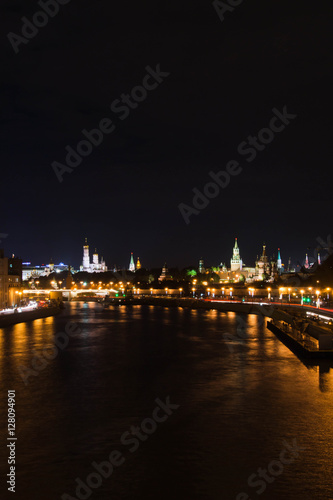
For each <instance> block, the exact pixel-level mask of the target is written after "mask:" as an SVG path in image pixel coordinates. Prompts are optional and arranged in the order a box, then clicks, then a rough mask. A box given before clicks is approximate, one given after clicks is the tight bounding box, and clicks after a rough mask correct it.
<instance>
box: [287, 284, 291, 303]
mask: <svg viewBox="0 0 333 500" xmlns="http://www.w3.org/2000/svg"><path fill="white" fill-rule="evenodd" d="M290 292H291V288H288V293H289V304H290Z"/></svg>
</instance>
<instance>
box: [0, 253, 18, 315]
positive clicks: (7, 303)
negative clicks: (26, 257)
mask: <svg viewBox="0 0 333 500" xmlns="http://www.w3.org/2000/svg"><path fill="white" fill-rule="evenodd" d="M14 259H15V258H14V257H12V258H11V259H8V257H5V256H4V251H3V250H2V249H0V309H6V308H7V307H12V306H14V305H16V304H19V302H20V300H21V299H22V298H23V296H22V295H21V294H22V289H21V285H22V275H21V274H13V271H14V269H15V271H17V272H18V273H19V272H20V270H19V267H20V262H19V261H20V260H21V259H16V260H15V261H14ZM9 261H11V264H12V267H9ZM21 262H22V261H21ZM13 266H15V267H13Z"/></svg>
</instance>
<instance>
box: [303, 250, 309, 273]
mask: <svg viewBox="0 0 333 500" xmlns="http://www.w3.org/2000/svg"><path fill="white" fill-rule="evenodd" d="M304 267H305V269H309V257H308V254H307V253H306V254H305V264H304Z"/></svg>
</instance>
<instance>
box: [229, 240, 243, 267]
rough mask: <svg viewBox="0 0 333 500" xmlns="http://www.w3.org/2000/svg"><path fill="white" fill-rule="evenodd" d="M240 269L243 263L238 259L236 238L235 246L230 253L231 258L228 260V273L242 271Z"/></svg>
mask: <svg viewBox="0 0 333 500" xmlns="http://www.w3.org/2000/svg"><path fill="white" fill-rule="evenodd" d="M242 267H243V262H242V259H241V258H240V254H239V248H238V243H237V238H235V245H234V248H233V251H232V257H231V259H230V271H240V270H242Z"/></svg>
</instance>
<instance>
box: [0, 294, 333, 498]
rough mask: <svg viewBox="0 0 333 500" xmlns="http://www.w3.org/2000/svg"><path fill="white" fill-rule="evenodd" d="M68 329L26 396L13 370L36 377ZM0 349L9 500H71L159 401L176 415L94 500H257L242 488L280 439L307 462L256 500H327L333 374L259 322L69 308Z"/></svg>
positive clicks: (16, 330) (13, 334) (177, 311)
mask: <svg viewBox="0 0 333 500" xmlns="http://www.w3.org/2000/svg"><path fill="white" fill-rule="evenodd" d="M68 321H73V322H75V323H77V324H78V325H79V327H80V331H77V332H76V333H74V334H73V335H72V336H71V337H70V339H69V342H68V346H67V347H66V348H65V349H64V350H61V351H59V354H58V356H56V357H55V359H53V360H50V361H48V363H47V365H46V366H45V368H43V370H41V371H40V372H39V373H38V375H37V376H36V377H31V378H30V379H29V384H28V385H27V386H25V385H24V383H23V381H22V378H21V377H20V373H19V370H18V367H19V366H22V365H25V366H26V367H31V362H32V359H33V356H34V354H35V353H36V352H37V353H39V354H40V353H42V352H43V349H44V348H45V347H46V346H52V345H53V344H54V338H55V335H56V333H58V332H63V331H64V329H65V326H66V324H67V323H68ZM240 325H243V326H244V331H245V336H244V337H240V335H239V330H237V328H238V327H239V326H240ZM226 332H228V333H229V334H230V335H232V336H234V340H236V341H233V340H226V339H225V338H224V334H225V333H226ZM237 340H238V342H237ZM239 340H241V342H239ZM0 348H1V351H0V387H1V394H2V400H1V407H2V408H5V406H6V400H5V396H6V392H7V390H8V389H13V388H14V389H16V392H17V406H16V411H17V415H18V438H19V448H18V455H19V460H20V462H19V471H18V476H17V480H18V485H20V490H19V492H18V493H17V494H16V498H18V499H21V498H22V499H23V498H24V499H27V500H29V499H32V500H38V499H39V498H40V499H42V500H44V499H45V500H53V499H59V498H61V494H62V493H64V492H65V491H66V492H68V493H70V494H72V495H73V496H75V495H74V492H75V489H74V485H75V478H76V477H78V476H79V477H81V478H85V477H86V475H87V474H89V473H90V472H91V465H90V464H91V462H92V461H95V460H96V461H101V460H105V459H106V458H107V456H108V454H109V453H110V451H112V449H114V448H117V449H121V446H122V445H121V444H120V442H119V439H120V436H121V435H122V434H123V432H125V431H127V430H128V429H129V427H130V426H131V425H139V424H140V422H141V420H142V419H144V418H146V417H150V416H151V412H152V410H153V408H154V406H155V403H154V400H155V398H156V397H159V398H161V399H164V398H165V397H166V396H168V395H169V396H170V399H171V401H172V402H175V403H177V404H180V408H179V409H178V410H177V412H176V413H175V414H174V415H173V416H172V417H170V419H169V420H168V421H167V422H166V423H165V424H161V426H160V427H159V428H158V429H157V431H156V433H155V434H154V435H152V436H151V437H149V439H148V440H147V441H146V442H145V443H142V445H141V446H140V448H139V450H138V451H137V452H136V453H135V454H133V455H131V454H129V453H128V450H124V455H126V452H127V455H126V457H127V460H126V462H125V464H124V465H123V466H122V467H121V468H119V469H118V470H117V471H116V472H115V474H114V475H113V476H112V478H110V479H109V480H107V481H105V483H103V485H102V487H101V488H100V489H99V490H98V491H96V493H95V494H94V496H93V497H91V498H98V499H102V500H104V499H105V500H106V499H109V498H122V499H125V500H127V499H131V500H132V499H133V498H135V499H136V498H139V499H141V498H145V499H153V498H154V499H155V498H156V496H158V497H159V498H162V499H167V498H168V499H169V498H186V499H187V498H191V499H192V498H200V499H201V498H202V499H213V500H215V499H224V498H226V499H228V498H236V496H237V494H238V493H240V492H241V491H244V492H247V493H248V494H249V496H250V498H251V499H253V498H257V496H258V495H257V494H256V492H255V489H254V488H250V487H249V486H248V485H247V478H248V477H249V475H250V474H252V473H254V472H256V471H257V469H258V467H265V466H266V467H267V465H268V464H269V463H270V462H271V461H272V460H274V459H277V458H278V456H279V453H280V451H281V450H282V449H283V444H282V441H283V440H284V439H287V440H289V441H290V442H292V440H293V439H297V442H298V443H299V445H300V446H305V447H306V450H305V451H302V452H300V456H299V458H298V459H297V460H295V462H294V463H293V464H291V465H289V466H286V467H285V470H284V472H283V474H282V475H281V476H279V477H278V478H276V480H275V481H274V482H273V483H272V484H269V485H267V489H266V491H265V492H264V493H263V494H262V495H260V498H269V499H273V500H275V499H280V498H286V499H289V498H290V499H304V498H305V499H307V498H309V499H310V498H311V499H312V498H316V499H317V498H318V499H330V498H333V493H332V486H331V479H330V478H331V476H332V472H333V456H332V453H333V452H332V442H333V430H332V429H333V426H332V416H333V415H332V413H333V405H332V403H333V383H332V367H331V365H330V364H329V363H321V365H320V367H318V366H313V367H308V366H306V365H305V364H304V363H303V362H302V361H301V360H299V359H298V358H297V357H296V356H295V355H294V354H293V353H291V352H290V350H289V349H288V348H287V347H285V346H284V345H283V344H282V343H281V342H280V341H279V340H278V339H277V338H276V337H275V336H274V334H272V333H271V332H270V331H268V330H267V329H266V328H265V325H264V324H263V323H262V321H261V319H260V318H258V317H257V316H254V315H251V316H241V319H240V316H237V315H236V314H235V313H219V312H217V311H200V310H190V309H182V308H173V307H169V308H160V307H156V308H155V307H140V306H133V307H124V306H122V307H114V308H111V309H110V310H108V311H105V310H103V308H102V307H101V306H100V305H99V304H95V303H86V304H83V303H71V304H67V309H66V310H65V311H63V312H62V314H61V315H60V316H57V317H55V318H45V319H41V320H36V321H34V322H32V323H27V324H18V325H16V326H13V327H9V328H6V329H2V330H1V329H0ZM5 420H6V415H5V413H3V412H2V413H1V419H0V425H1V427H0V428H1V429H5V428H6V423H5ZM2 451H3V450H2ZM4 463H5V462H4V461H3V460H1V467H2V469H3V464H4ZM2 469H1V471H2ZM5 470H6V468H4V471H5Z"/></svg>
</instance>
